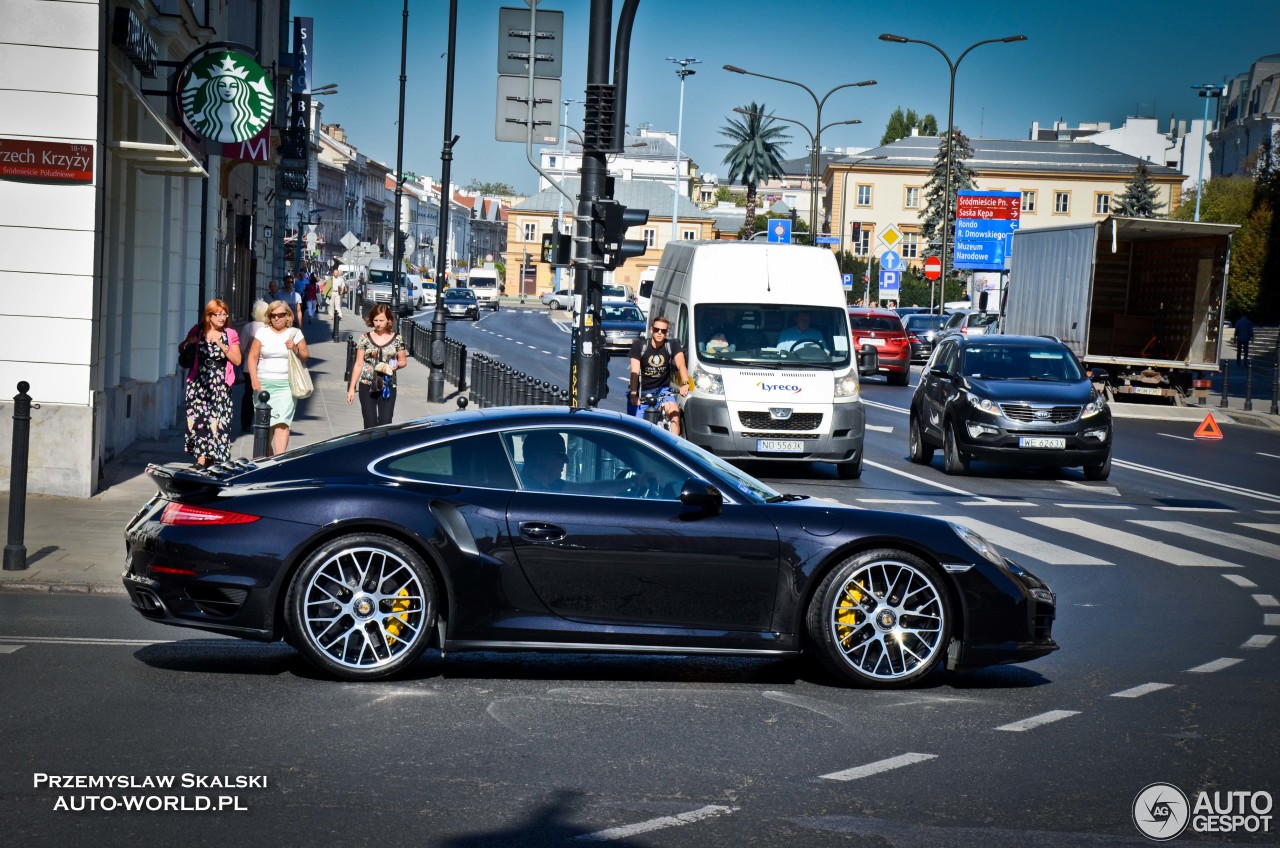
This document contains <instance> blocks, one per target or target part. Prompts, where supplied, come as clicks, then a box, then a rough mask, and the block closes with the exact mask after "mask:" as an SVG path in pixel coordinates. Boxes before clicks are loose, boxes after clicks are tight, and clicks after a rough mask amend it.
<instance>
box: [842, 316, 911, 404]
mask: <svg viewBox="0 0 1280 848" xmlns="http://www.w3.org/2000/svg"><path fill="white" fill-rule="evenodd" d="M849 329H850V330H852V331H853V346H854V347H856V348H861V347H862V346H863V345H872V346H873V347H875V349H876V354H877V355H878V356H879V359H880V368H879V370H880V373H882V374H884V375H885V376H886V377H887V378H888V380H889V384H890V385H892V386H905V385H907V380H908V379H909V378H910V376H911V345H910V344H909V343H908V341H907V331H906V330H905V329H903V327H902V319H901V318H899V317H898V313H896V312H894V311H893V310H892V309H880V308H878V307H865V306H853V307H850V308H849Z"/></svg>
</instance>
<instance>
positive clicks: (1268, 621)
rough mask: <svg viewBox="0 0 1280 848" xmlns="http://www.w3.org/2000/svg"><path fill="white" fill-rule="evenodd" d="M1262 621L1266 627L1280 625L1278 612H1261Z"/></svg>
mask: <svg viewBox="0 0 1280 848" xmlns="http://www.w3.org/2000/svg"><path fill="white" fill-rule="evenodd" d="M1262 623H1263V624H1265V625H1266V626H1267V627H1280V613H1270V612H1267V613H1263V614H1262Z"/></svg>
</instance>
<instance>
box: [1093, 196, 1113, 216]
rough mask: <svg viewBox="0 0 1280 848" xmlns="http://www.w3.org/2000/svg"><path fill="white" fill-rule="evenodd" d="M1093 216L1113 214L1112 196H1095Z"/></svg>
mask: <svg viewBox="0 0 1280 848" xmlns="http://www.w3.org/2000/svg"><path fill="white" fill-rule="evenodd" d="M1093 214H1095V215H1110V214H1111V195H1109V194H1095V195H1094V196H1093Z"/></svg>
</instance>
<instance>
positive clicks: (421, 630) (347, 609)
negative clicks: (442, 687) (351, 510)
mask: <svg viewBox="0 0 1280 848" xmlns="http://www.w3.org/2000/svg"><path fill="white" fill-rule="evenodd" d="M375 572H376V575H377V576H376V577H375V576H374V575H375ZM360 581H362V582H360ZM353 582H354V583H355V585H354V586H353V585H352V583H353ZM438 609H439V600H438V594H437V592H436V582H435V578H434V577H433V576H432V574H431V569H429V568H428V567H427V565H426V563H424V562H423V561H422V558H421V557H420V556H418V555H417V554H416V553H414V551H413V550H412V549H410V548H409V547H408V546H407V545H405V544H403V543H401V542H399V541H397V540H396V539H392V538H391V537H389V536H383V535H381V534H378V533H355V534H352V535H349V536H341V537H339V538H337V539H334V540H332V541H330V542H327V543H325V544H324V545H322V546H321V547H319V548H317V549H316V550H315V551H314V552H313V553H312V554H311V555H310V556H309V557H307V559H306V561H305V562H304V563H303V564H302V567H301V568H299V569H298V572H297V574H295V575H294V577H293V581H292V582H291V583H290V584H289V594H288V596H287V597H286V599H285V616H286V620H287V622H288V628H289V642H290V644H292V645H293V646H294V647H296V648H297V649H298V651H299V652H300V653H301V654H302V655H303V657H305V658H306V660H307V661H308V662H310V663H311V664H312V665H314V666H315V667H316V668H318V669H320V670H321V671H323V672H325V673H326V674H329V675H332V676H334V677H338V678H341V679H343V680H376V679H378V678H381V677H387V676H389V675H392V674H395V673H396V672H398V671H400V670H401V669H403V668H405V667H406V666H408V665H411V664H412V663H413V662H414V661H416V660H417V659H418V657H419V656H421V655H422V652H423V651H424V650H426V648H427V646H428V645H429V644H430V643H431V640H432V638H433V633H434V629H435V624H436V615H437V612H438ZM353 637H354V638H353Z"/></svg>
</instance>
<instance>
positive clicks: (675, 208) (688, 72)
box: [667, 56, 702, 241]
mask: <svg viewBox="0 0 1280 848" xmlns="http://www.w3.org/2000/svg"><path fill="white" fill-rule="evenodd" d="M667 61H668V62H674V63H676V64H677V65H679V66H680V67H679V68H678V69H677V70H676V76H678V77H680V109H679V111H678V112H677V113H676V182H675V186H676V197H675V200H674V201H672V204H671V240H672V241H675V240H676V239H678V238H680V235H679V231H678V230H677V229H676V227H677V225H678V224H679V223H680V183H681V179H680V133H681V131H682V130H683V129H684V81H685V78H686V77H691V76H693V75H694V74H695V73H697V71H694V70H693V69H692V68H690V67H689V66H690V65H700V64H702V60H701V59H672V58H671V57H670V56H668V57H667Z"/></svg>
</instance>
